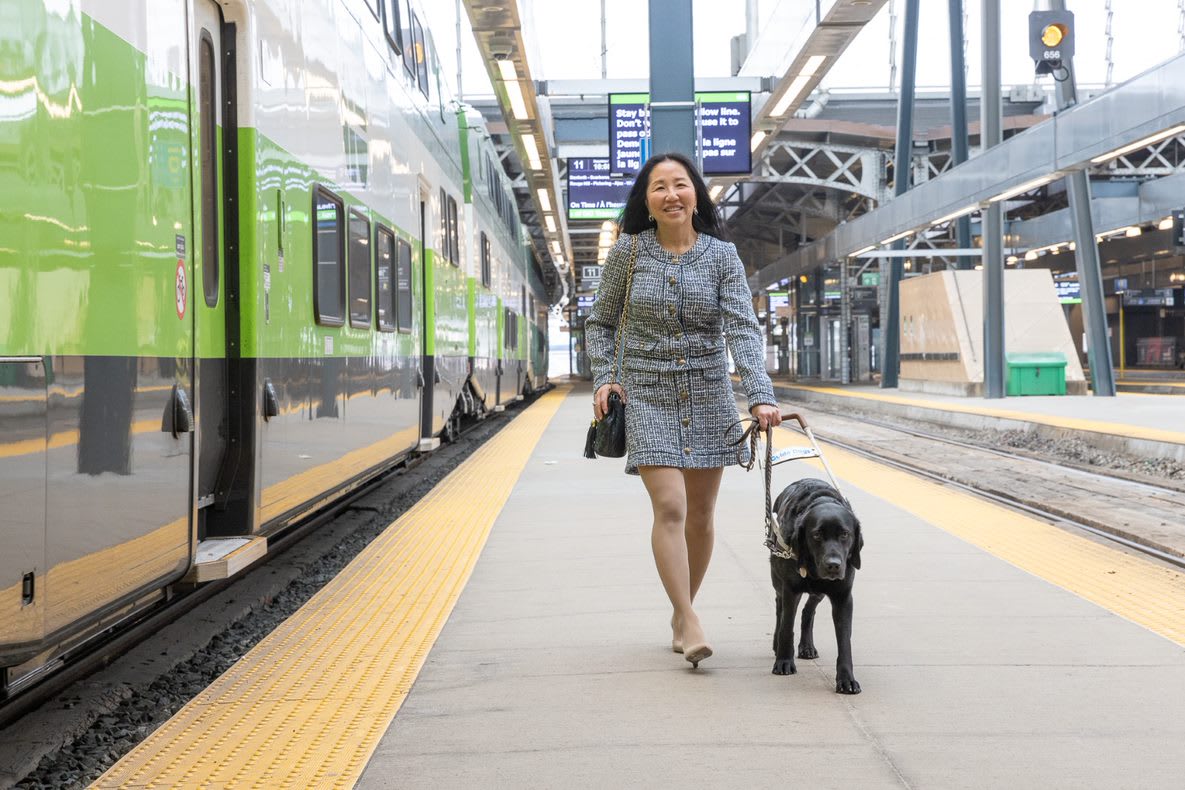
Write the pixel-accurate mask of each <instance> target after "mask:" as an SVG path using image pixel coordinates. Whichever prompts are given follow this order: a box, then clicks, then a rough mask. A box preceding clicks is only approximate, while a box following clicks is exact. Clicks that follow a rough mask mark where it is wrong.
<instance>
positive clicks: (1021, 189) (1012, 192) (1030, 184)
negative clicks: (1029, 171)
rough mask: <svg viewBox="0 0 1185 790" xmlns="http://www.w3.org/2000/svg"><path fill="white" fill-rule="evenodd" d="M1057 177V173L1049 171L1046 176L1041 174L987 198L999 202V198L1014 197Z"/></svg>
mask: <svg viewBox="0 0 1185 790" xmlns="http://www.w3.org/2000/svg"><path fill="white" fill-rule="evenodd" d="M1057 177H1058V174H1057V173H1050V174H1049V175H1047V176H1041V177H1040V178H1034V179H1033V180H1032V181H1026V182H1024V183H1023V184H1021V185H1020V186H1018V187H1013V188H1012V189H1009V190H1008V191H1007V192H1001V193H1000V194H998V195H996V196H995V197H993V198H989V200H990V201H991V202H992V203H999V202H1000V201H1001V200H1007V199H1008V198H1011V197H1016V196H1017V195H1020V194H1023V193H1025V192H1028V191H1029V190H1032V189H1036V188H1037V187H1040V186H1045V185H1046V184H1048V183H1049V182H1050V181H1053V180H1054V179H1055V178H1057Z"/></svg>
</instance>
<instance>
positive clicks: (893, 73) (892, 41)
mask: <svg viewBox="0 0 1185 790" xmlns="http://www.w3.org/2000/svg"><path fill="white" fill-rule="evenodd" d="M1181 2H1183V3H1185V0H1181ZM896 84H897V8H896V3H895V2H894V0H889V93H893V92H895V91H896V88H895V87H894V86H895V85H896Z"/></svg>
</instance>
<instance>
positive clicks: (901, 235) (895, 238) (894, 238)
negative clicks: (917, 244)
mask: <svg viewBox="0 0 1185 790" xmlns="http://www.w3.org/2000/svg"><path fill="white" fill-rule="evenodd" d="M912 235H913V231H912V230H906V231H902V232H901V233H898V234H897V235H896V236H890V237H889V238H887V239H885V240H884V241H882V242H881V244H892V243H893V242H895V241H901V240H902V239H904V238H905V237H906V236H912Z"/></svg>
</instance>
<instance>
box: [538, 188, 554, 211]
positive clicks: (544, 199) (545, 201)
mask: <svg viewBox="0 0 1185 790" xmlns="http://www.w3.org/2000/svg"><path fill="white" fill-rule="evenodd" d="M535 194H536V195H537V196H538V198H539V208H541V209H543V211H544V212H545V213H546V212H548V211H551V195H549V194H548V193H547V190H546V189H544V188H543V187H539V188H538V189H536V190H535Z"/></svg>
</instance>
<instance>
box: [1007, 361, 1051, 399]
mask: <svg viewBox="0 0 1185 790" xmlns="http://www.w3.org/2000/svg"><path fill="white" fill-rule="evenodd" d="M1006 357H1007V361H1008V394H1009V395H1065V394H1066V355H1065V354H1062V353H1061V352H1059V351H1050V352H1041V353H1029V354H1007V355H1006Z"/></svg>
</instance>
